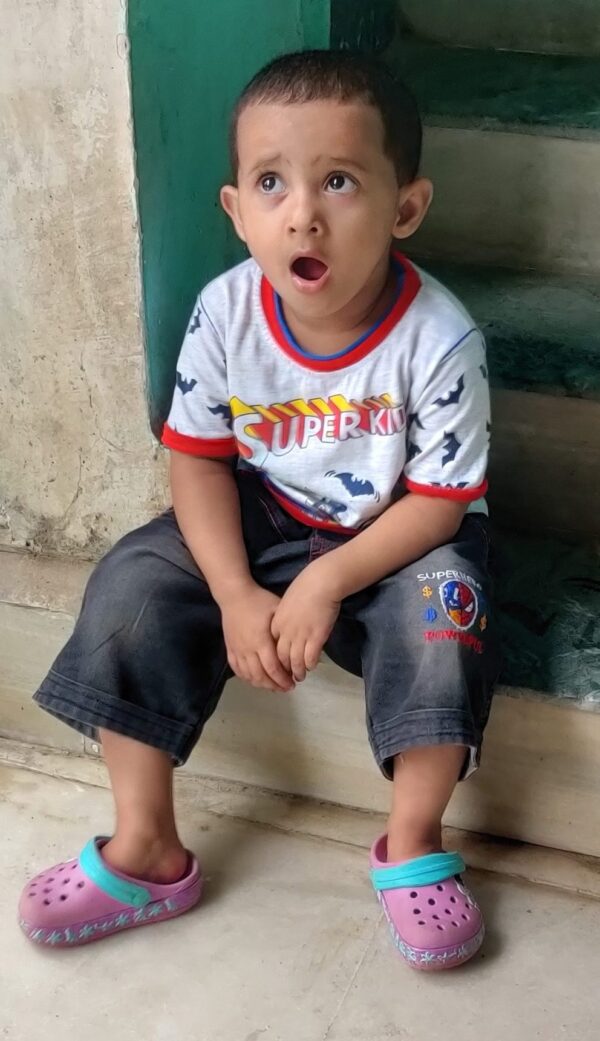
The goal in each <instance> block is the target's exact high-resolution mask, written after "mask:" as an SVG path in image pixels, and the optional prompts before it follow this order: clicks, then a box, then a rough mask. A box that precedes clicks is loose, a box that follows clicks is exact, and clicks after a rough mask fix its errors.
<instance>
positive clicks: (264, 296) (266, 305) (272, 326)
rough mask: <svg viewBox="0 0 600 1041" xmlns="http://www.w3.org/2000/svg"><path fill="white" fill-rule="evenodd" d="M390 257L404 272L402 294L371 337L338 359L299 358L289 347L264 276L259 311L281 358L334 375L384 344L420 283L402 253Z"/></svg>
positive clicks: (298, 353) (271, 288)
mask: <svg viewBox="0 0 600 1041" xmlns="http://www.w3.org/2000/svg"><path fill="white" fill-rule="evenodd" d="M392 256H393V258H394V260H395V261H396V263H397V264H399V266H400V267H401V268H402V272H403V281H402V290H401V292H400V294H399V296H398V299H397V300H396V302H395V304H394V306H393V307H392V309H391V311H390V312H389V314H388V315H387V317H386V318H384V319H383V321H382V322H381V323H380V324H379V325H378V326H377V327H376V328H375V329H374V330H373V332H372V333H370V335H369V336H367V337H366V338H365V339H364V340H361V341H360V342H359V343H358V344H357V346H356V347H355V348H354V350H351V351H347V352H346V353H344V354H343V355H342V356H341V357H338V358H327V357H324V358H316V357H314V358H313V357H308V356H307V355H306V354H301V353H300V352H299V351H297V350H296V349H295V347H294V346H293V344H291V343H290V341H289V339H288V337H287V336H286V333H285V329H283V328H282V326H281V323H280V321H279V318H278V315H277V297H276V293H275V290H274V289H273V286H272V285H271V284H270V282H268V281H267V279H266V278H265V276H264V275H263V276H262V279H261V284H260V297H261V303H262V308H263V312H264V315H265V318H266V320H267V325H268V326H269V330H270V332H271V335H272V336H273V339H274V340H275V342H276V343H277V345H278V347H280V348H281V350H282V351H283V352H284V354H287V356H288V358H291V359H292V360H293V361H295V362H296V363H297V364H298V365H302V366H303V368H305V369H311V370H313V371H314V372H334V371H335V370H338V369H347V368H348V367H349V366H350V365H355V364H356V362H358V361H362V359H363V358H366V356H367V354H370V353H371V351H374V350H375V348H376V347H378V346H379V344H380V343H382V342H383V340H385V338H386V336H388V335H389V333H390V332H391V331H392V329H393V328H394V326H396V325H397V324H398V322H399V321H400V319H401V318H403V317H404V315H405V314H406V312H407V311H408V308H409V307H410V305H411V304H412V302H413V300H414V299H415V297H416V295H417V293H418V292H419V289H420V288H421V279H420V277H419V275H418V272H417V270H416V268H414V267H413V265H412V264H411V263H410V261H409V260H407V258H406V257H405V256H404V255H403V254H402V253H396V252H394V253H393V254H392Z"/></svg>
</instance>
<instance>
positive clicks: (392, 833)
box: [387, 745, 467, 862]
mask: <svg viewBox="0 0 600 1041" xmlns="http://www.w3.org/2000/svg"><path fill="white" fill-rule="evenodd" d="M466 754H467V749H466V748H465V746H464V745H429V746H426V747H424V748H409V749H408V750H407V751H406V752H403V753H402V754H401V755H397V756H395V757H394V767H393V770H394V787H393V793H392V809H391V812H390V816H389V820H388V841H387V851H388V859H389V860H390V861H392V862H396V861H403V860H413V859H414V858H416V857H422V856H425V855H426V854H427V853H438V852H439V851H440V850H441V849H442V817H443V815H444V811H445V809H446V806H447V805H448V803H449V801H450V796H451V795H452V792H453V791H454V788H455V786H456V782H457V781H458V778H459V776H460V774H461V771H462V768H463V766H464V762H465V755H466Z"/></svg>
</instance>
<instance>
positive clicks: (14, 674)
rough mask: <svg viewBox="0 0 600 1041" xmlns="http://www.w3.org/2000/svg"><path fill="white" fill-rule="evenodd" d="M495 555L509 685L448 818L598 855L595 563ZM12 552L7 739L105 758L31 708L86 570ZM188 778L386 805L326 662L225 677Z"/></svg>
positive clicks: (533, 553)
mask: <svg viewBox="0 0 600 1041" xmlns="http://www.w3.org/2000/svg"><path fill="white" fill-rule="evenodd" d="M529 397H534V395H529ZM585 404H588V403H581V406H582V407H583V406H584V405H585ZM499 554H500V557H499V568H500V571H501V572H502V573H501V575H500V577H499V589H498V601H499V604H500V620H501V625H502V627H503V630H504V633H505V637H506V638H507V640H508V646H507V653H506V666H505V671H504V681H505V683H504V685H503V686H501V687H500V689H499V693H498V696H497V698H496V702H495V707H494V710H493V713H492V719H491V722H490V727H489V731H488V735H487V738H486V746H485V747H486V751H485V760H484V762H485V769H483V770H482V771H481V772H480V774H479V775H478V776H477V777H476V778H475V779H474V781H473V782H472V783H470V784H469V785H465V786H461V787H460V790H459V792H458V793H457V796H456V799H455V800H454V801H453V804H452V808H451V811H450V814H449V816H448V824H449V825H451V826H454V827H458V828H464V829H466V830H469V831H478V832H482V833H486V834H487V833H489V834H494V835H500V836H504V837H509V838H513V839H517V840H522V841H527V842H533V843H536V844H539V845H546V846H553V847H557V848H560V849H567V850H573V851H575V852H579V853H584V854H591V855H595V856H600V803H599V802H598V798H597V792H598V786H599V785H600V684H599V667H600V661H599V652H598V645H599V642H600V641H599V633H598V622H597V618H598V616H599V615H598V601H599V597H600V589H599V587H600V583H599V582H598V566H597V562H595V561H594V558H593V556H592V555H591V553H589V552H588V553H584V551H582V550H579V551H577V550H574V549H572V548H565V547H564V546H562V547H561V546H556V545H555V544H553V545H550V544H548V545H547V546H546V547H545V548H544V546H542V545H541V544H540V543H539V542H534V541H533V540H524V541H522V542H519V541H518V540H515V539H514V538H511V539H510V540H509V541H508V542H504V541H503V540H502V538H501V539H500V541H499ZM4 556H6V558H7V561H6V566H4V561H3V562H2V563H3V567H2V569H0V601H4V602H3V603H0V607H1V612H0V659H1V660H2V661H3V670H2V675H1V677H0V736H4V737H6V738H8V739H11V740H18V741H24V742H27V743H32V744H35V745H38V746H52V747H54V748H55V749H58V750H61V751H67V752H71V753H79V754H86V753H87V754H90V755H94V754H98V751H99V750H98V748H97V747H95V746H94V744H93V743H92V742H89V741H87V740H86V741H84V739H83V738H81V737H80V736H79V735H77V734H76V733H75V732H74V731H71V730H70V729H68V728H67V727H65V726H63V725H61V724H59V723H57V722H54V721H53V720H51V719H50V718H49V717H47V716H46V714H45V713H43V712H41V711H40V710H39V709H38V708H37V707H36V706H35V705H34V704H33V702H32V701H31V694H32V692H33V690H35V688H36V687H37V685H38V684H39V682H40V681H41V679H42V678H43V676H44V674H45V673H46V671H47V670H48V668H49V666H50V665H51V663H52V660H53V657H54V656H55V655H56V654H57V653H58V651H59V650H60V647H61V646H62V645H63V643H64V641H65V639H66V638H67V636H68V634H69V632H70V630H71V628H72V626H73V624H74V620H75V616H76V613H77V609H78V605H79V601H80V598H81V593H82V590H83V584H84V581H85V578H86V577H87V574H88V573H89V568H90V566H89V565H75V564H73V563H71V564H70V565H69V566H68V567H67V568H66V569H64V574H63V569H62V568H61V562H60V561H58V560H44V559H43V558H37V559H36V560H32V559H29V560H27V559H25V563H24V565H23V566H21V567H20V569H19V580H18V582H15V581H13V579H14V572H15V569H16V563H15V564H14V565H11V561H15V562H18V560H17V558H18V554H4ZM542 561H543V562H544V566H543V568H542V567H541V563H538V562H542ZM77 568H78V569H79V573H78V577H77V576H76V575H75V571H76V569H77ZM11 570H12V572H13V574H11ZM497 570H498V566H497ZM13 589H15V590H18V597H19V602H18V603H15V602H14V594H13V592H12V590H13ZM11 600H12V602H10V601H11ZM7 601H8V602H7ZM507 680H508V681H511V682H513V683H516V682H526V683H530V684H533V685H534V686H529V687H523V686H514V685H513V686H507V685H506V681H507ZM189 771H190V772H191V773H193V774H199V775H203V776H205V775H210V776H214V777H217V778H221V779H225V780H233V781H237V782H239V783H241V784H252V785H257V786H259V787H264V788H267V789H270V790H276V791H285V792H290V793H293V794H299V795H304V796H308V797H311V798H316V799H326V800H329V801H333V802H338V803H341V804H343V805H347V806H355V807H359V808H362V809H367V810H376V811H383V810H384V808H385V806H386V802H387V797H388V788H387V784H386V783H385V782H384V781H383V779H382V778H381V777H380V776H379V774H378V771H377V770H376V768H375V766H374V764H373V761H372V758H371V754H370V751H369V748H368V744H367V738H366V733H365V726H364V698H363V693H362V684H361V682H360V681H359V680H356V679H354V678H353V677H350V676H347V675H345V674H344V673H342V671H341V670H339V669H338V668H336V667H335V666H333V665H332V664H331V663H330V662H327V661H325V662H323V664H322V665H321V666H320V667H319V669H318V670H317V671H316V672H315V673H314V674H313V675H312V676H311V677H310V678H309V680H307V681H306V682H305V683H304V684H303V686H302V688H301V689H300V690H298V691H297V692H296V693H295V694H294V695H293V696H290V697H285V698H277V697H274V696H271V695H268V694H266V693H265V692H261V691H255V690H252V689H250V688H248V687H246V686H245V685H244V684H242V683H240V682H239V681H237V680H234V681H232V682H231V683H229V684H228V686H227V690H226V691H225V694H224V697H223V701H222V704H221V705H220V706H219V709H218V711H217V713H216V714H215V716H214V717H213V719H212V720H211V721H210V723H209V725H208V727H207V730H206V733H205V734H204V736H203V739H202V741H201V742H200V745H199V747H198V749H197V750H196V751H195V752H194V755H193V756H192V759H191V762H190V766H189Z"/></svg>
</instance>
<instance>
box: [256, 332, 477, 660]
mask: <svg viewBox="0 0 600 1041" xmlns="http://www.w3.org/2000/svg"><path fill="white" fill-rule="evenodd" d="M425 361H426V364H423V359H420V364H419V365H418V366H416V367H415V372H414V373H413V379H412V387H411V396H410V400H409V401H408V403H407V415H408V417H409V419H410V420H411V423H410V428H409V432H408V433H407V442H408V447H409V449H410V451H409V455H408V461H407V463H406V465H405V467H404V471H403V481H404V485H405V487H406V489H407V491H408V494H407V495H405V496H404V497H403V498H402V499H400V500H399V501H398V502H396V503H394V504H393V505H391V506H390V507H388V509H387V510H385V511H384V513H383V514H381V516H379V517H378V518H377V520H375V521H373V523H372V524H371V525H370V526H369V527H368V528H366V529H365V530H364V531H362V532H360V533H359V534H358V535H356V536H355V537H354V538H352V539H350V540H349V541H348V542H346V543H345V544H344V545H342V546H340V547H338V548H337V549H335V550H332V551H331V552H330V553H328V554H326V555H325V556H323V557H321V558H320V559H318V560H316V561H314V562H313V563H312V564H309V566H308V567H307V568H306V569H305V571H303V572H302V573H301V574H300V575H299V576H298V578H297V579H296V580H295V581H294V582H293V583H292V585H291V586H290V588H289V589H288V591H287V593H286V594H285V596H284V597H283V599H282V601H281V604H280V607H279V608H278V610H277V614H276V615H275V618H274V619H273V626H272V630H273V635H274V636H275V639H276V640H277V650H278V654H279V657H280V659H281V661H282V663H283V665H284V666H285V667H286V668H288V667H289V668H290V669H291V671H292V674H293V675H294V676H295V677H296V679H303V678H304V675H305V674H306V669H310V668H314V667H315V665H316V664H317V661H318V659H319V655H320V653H321V649H322V647H323V644H324V643H325V641H326V640H327V638H328V636H329V634H330V632H331V628H332V625H333V623H332V622H331V618H332V614H333V612H334V605H335V604H338V610H339V602H340V600H342V599H343V598H344V597H347V596H350V595H351V594H352V593H355V592H357V591H358V590H360V589H364V588H366V587H367V586H369V585H372V584H373V583H374V582H377V581H379V580H380V579H381V578H383V577H384V576H385V575H387V574H390V573H391V572H393V571H398V570H400V569H401V568H403V567H406V565H407V564H409V563H412V562H413V561H415V560H419V559H420V558H421V557H424V556H426V554H427V553H429V552H430V551H431V550H433V549H435V548H436V547H437V546H441V545H442V544H443V543H445V542H448V541H449V540H450V539H451V538H452V537H453V536H454V535H455V533H456V532H457V531H458V528H459V527H460V524H461V521H462V519H463V516H464V513H465V510H466V506H467V504H468V503H469V502H474V501H476V500H477V499H479V498H481V496H482V495H485V491H486V488H487V482H486V479H485V472H486V465H487V446H488V441H489V430H490V417H489V389H488V383H487V366H486V360H485V347H484V344H483V340H482V338H481V335H480V334H479V332H478V330H477V329H472V330H471V331H470V332H469V333H468V334H467V335H465V336H463V337H461V338H460V339H459V340H458V341H457V342H456V344H455V345H454V347H451V348H450V349H449V350H447V351H446V350H445V349H444V353H443V354H442V357H441V358H439V359H436V357H435V354H434V352H431V357H429V358H428V357H426V358H425ZM335 617H337V615H335V616H334V621H335Z"/></svg>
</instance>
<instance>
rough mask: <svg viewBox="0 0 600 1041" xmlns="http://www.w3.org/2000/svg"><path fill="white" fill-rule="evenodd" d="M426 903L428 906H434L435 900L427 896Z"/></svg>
mask: <svg viewBox="0 0 600 1041" xmlns="http://www.w3.org/2000/svg"><path fill="white" fill-rule="evenodd" d="M427 903H428V904H429V906H430V907H435V900H434V899H433V897H432V896H430V897H429V900H428V901H427Z"/></svg>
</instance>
